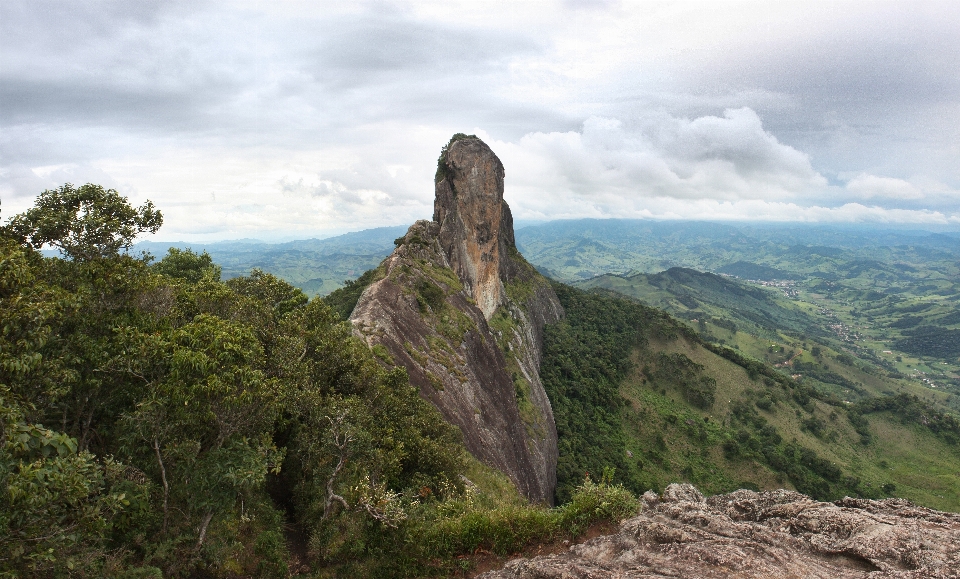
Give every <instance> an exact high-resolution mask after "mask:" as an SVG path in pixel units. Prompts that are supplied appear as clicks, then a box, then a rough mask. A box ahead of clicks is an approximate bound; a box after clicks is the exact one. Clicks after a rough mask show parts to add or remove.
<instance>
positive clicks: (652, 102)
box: [0, 0, 960, 240]
mask: <svg viewBox="0 0 960 579" xmlns="http://www.w3.org/2000/svg"><path fill="white" fill-rule="evenodd" d="M958 22H960V3H958V2H955V1H953V0H948V1H943V2H918V1H917V0H912V1H909V2H877V1H871V2H853V1H846V2H810V1H797V2H790V1H781V2H769V1H766V0H764V1H761V2H756V1H751V2H717V1H713V2H647V1H630V0H622V1H618V0H549V1H548V0H542V1H522V0H512V1H503V2H500V1H493V0H480V1H477V0H472V1H469V2H459V1H455V0H441V1H438V2H433V1H410V2H406V1H370V2H363V1H342V2H340V1H335V0H323V1H322V2H282V1H274V2H254V1H250V2H222V1H218V2H202V1H196V0H190V1H157V0H140V1H137V2H130V1H126V0H117V1H83V0H79V1H78V0H64V1H56V0H42V1H38V0H3V1H2V2H0V199H2V206H0V210H2V214H0V218H2V219H4V220H5V219H6V218H9V217H10V216H12V215H13V214H15V213H17V212H19V211H22V210H23V209H25V208H27V207H29V206H30V205H32V203H33V199H34V198H35V196H36V195H37V194H38V193H39V192H41V191H43V190H44V189H47V188H53V187H56V186H58V185H60V184H62V183H64V182H71V183H75V184H81V183H86V182H94V183H100V184H102V185H105V186H109V187H113V188H116V189H118V190H119V191H121V192H122V193H124V194H126V195H128V196H129V197H130V199H131V201H133V202H135V203H140V202H142V201H143V200H145V199H151V200H152V201H153V202H154V203H155V204H156V205H157V206H158V207H159V208H160V209H161V210H162V211H163V213H164V215H165V225H164V228H163V229H162V230H161V233H160V234H158V236H157V238H158V239H165V240H176V239H183V240H209V239H236V238H241V237H259V238H262V239H293V238H305V237H312V236H328V235H333V234H337V233H342V232H345V231H353V230H358V229H365V228H370V227H377V226H383V225H399V224H407V223H410V222H412V221H413V220H415V219H419V218H429V217H430V216H431V215H432V202H433V173H434V170H435V166H436V158H437V155H438V154H439V151H440V147H441V146H442V145H443V144H444V143H446V141H447V140H448V139H449V137H450V135H452V134H453V133H455V132H465V133H474V134H477V135H478V136H480V137H481V138H483V139H484V140H485V141H486V142H487V143H488V144H489V145H490V146H491V147H492V148H493V150H494V151H495V152H496V153H497V154H498V156H499V157H500V159H501V160H502V161H503V163H504V166H505V167H506V198H507V200H508V202H509V203H510V205H511V207H512V208H513V210H514V214H515V216H516V217H517V218H518V220H527V221H535V220H549V219H562V218H574V217H650V218H695V219H714V220H721V219H722V220H765V221H810V222H817V221H819V222H868V223H878V224H885V223H886V224H889V223H912V224H924V226H930V227H941V228H942V227H952V228H956V229H960V26H958V25H957V23H958Z"/></svg>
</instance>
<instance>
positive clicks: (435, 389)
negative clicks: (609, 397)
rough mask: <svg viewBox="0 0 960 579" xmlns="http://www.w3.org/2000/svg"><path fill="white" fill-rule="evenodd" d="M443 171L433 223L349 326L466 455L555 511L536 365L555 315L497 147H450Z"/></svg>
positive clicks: (391, 266) (552, 454) (383, 273)
mask: <svg viewBox="0 0 960 579" xmlns="http://www.w3.org/2000/svg"><path fill="white" fill-rule="evenodd" d="M441 169H443V172H444V174H445V175H446V178H444V179H441V180H440V181H439V182H438V183H437V185H436V201H435V203H434V216H435V220H434V221H418V222H417V223H415V224H414V225H413V226H411V227H410V229H409V231H407V234H406V235H405V236H404V238H403V239H402V242H400V243H399V245H398V246H397V249H396V250H395V251H394V252H393V254H392V255H390V257H388V258H387V259H386V260H384V262H383V263H382V264H381V265H380V267H379V268H378V274H377V275H378V277H379V278H380V279H379V280H378V281H376V282H375V283H373V284H372V285H370V286H369V287H368V288H367V289H366V290H365V291H364V293H363V295H362V296H361V297H360V300H359V301H358V302H357V306H356V308H354V311H353V313H352V314H351V316H350V321H351V323H352V324H353V328H354V333H356V334H357V335H358V336H360V337H361V338H363V339H364V340H365V341H366V342H367V343H368V344H369V345H370V346H371V347H374V348H375V349H374V351H375V352H380V353H381V354H384V353H385V354H387V355H385V356H382V359H384V360H385V363H391V364H396V365H399V366H403V367H405V368H406V369H407V373H408V374H409V376H410V381H411V383H412V384H414V385H415V386H417V387H418V388H419V389H420V395H421V396H422V397H423V398H425V399H427V400H429V401H430V402H432V403H433V404H434V406H436V407H437V408H438V409H439V410H440V412H441V414H442V415H443V416H444V418H445V419H446V420H447V421H448V422H450V423H452V424H455V425H457V426H458V427H460V430H461V431H462V432H463V436H464V442H465V444H466V447H467V450H469V451H470V452H471V453H472V454H473V455H474V456H476V457H477V458H479V459H480V460H482V461H483V462H485V463H486V464H489V465H490V466H493V467H495V468H497V469H499V470H501V471H502V472H504V473H505V474H506V475H507V476H508V477H509V478H510V479H511V480H512V481H513V483H514V484H515V485H516V486H517V488H518V489H519V490H520V492H521V493H523V494H524V495H525V496H527V497H528V498H529V499H531V500H533V501H536V502H545V503H551V504H552V502H553V492H554V489H555V487H556V465H557V431H556V425H555V424H554V420H553V410H552V409H551V407H550V401H549V400H548V399H547V395H546V392H545V390H544V388H543V384H542V383H541V381H540V375H539V367H540V359H541V349H542V342H543V327H544V325H545V324H548V323H552V322H555V321H557V320H559V319H560V318H562V317H563V308H562V307H561V306H560V302H559V300H558V299H557V296H556V294H554V292H553V289H552V288H551V287H550V284H549V282H547V280H546V279H544V278H543V277H542V276H541V275H540V274H538V273H537V272H536V270H534V268H533V267H532V266H531V265H530V264H529V263H527V262H526V260H524V259H523V256H521V255H520V254H519V252H517V249H516V245H515V243H514V237H513V219H512V217H511V215H510V208H509V207H508V206H507V204H506V202H505V201H504V200H503V165H502V164H501V163H500V160H499V159H497V157H496V155H494V154H493V151H491V150H490V148H489V147H487V145H486V144H484V143H483V142H482V141H480V140H479V139H476V138H472V139H463V140H459V141H455V142H453V143H452V144H451V145H450V146H449V148H448V149H447V151H446V155H445V165H444V167H441ZM378 348H379V349H378Z"/></svg>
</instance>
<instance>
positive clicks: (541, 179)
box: [490, 108, 827, 217]
mask: <svg viewBox="0 0 960 579" xmlns="http://www.w3.org/2000/svg"><path fill="white" fill-rule="evenodd" d="M490 144H491V146H492V147H493V149H494V150H495V151H496V152H497V154H498V155H499V156H500V158H501V160H502V161H503V162H504V165H505V167H506V168H507V183H506V189H507V195H508V198H510V197H512V198H513V199H515V200H516V201H511V203H516V204H517V209H518V210H522V211H530V212H531V213H534V214H537V215H543V216H546V215H549V214H550V209H551V208H556V207H558V206H570V207H571V210H573V207H576V206H580V207H581V208H582V209H581V211H583V212H584V214H587V215H597V214H603V213H605V212H607V211H614V212H616V207H618V206H619V207H624V208H628V209H627V210H628V211H633V210H634V208H636V207H640V206H642V205H643V203H644V200H646V199H655V198H668V199H677V200H689V201H693V200H704V199H711V200H717V201H739V200H751V199H756V200H759V199H762V200H767V201H774V200H786V199H799V198H801V197H803V196H804V195H806V194H810V193H812V192H819V191H821V190H823V189H824V188H825V187H826V185H827V181H826V179H825V178H824V177H823V176H821V175H820V174H818V173H817V172H816V171H815V170H814V169H813V167H812V166H811V165H810V161H809V159H808V158H807V156H806V155H805V154H803V153H802V152H800V151H797V150H796V149H793V148H792V147H789V146H786V145H784V144H782V143H780V142H778V141H777V139H776V138H775V137H774V136H773V135H771V134H770V133H768V132H766V131H765V130H764V129H763V126H762V123H761V121H760V118H759V117H758V116H757V115H756V113H754V112H753V111H752V110H750V109H745V108H742V109H728V110H727V111H725V112H724V115H723V116H722V117H717V116H704V117H699V118H695V119H686V118H678V117H673V116H670V115H668V114H666V113H656V114H653V115H649V116H646V117H644V118H642V119H639V120H638V121H636V122H633V123H631V124H630V125H629V126H627V125H626V124H625V123H623V122H621V121H620V120H618V119H610V118H600V117H592V118H590V119H587V121H586V122H584V124H583V127H582V129H581V130H580V131H571V132H562V133H560V132H555V133H531V134H528V135H526V136H524V137H523V138H522V139H520V140H519V142H517V143H510V142H500V141H497V142H492V143H490ZM606 208H611V209H606ZM521 216H522V217H526V216H525V215H523V214H522V213H521Z"/></svg>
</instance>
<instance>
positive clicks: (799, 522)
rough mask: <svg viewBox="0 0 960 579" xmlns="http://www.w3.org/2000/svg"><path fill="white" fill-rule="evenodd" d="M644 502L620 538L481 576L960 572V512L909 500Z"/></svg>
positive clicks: (678, 493)
mask: <svg viewBox="0 0 960 579" xmlns="http://www.w3.org/2000/svg"><path fill="white" fill-rule="evenodd" d="M643 498H644V503H645V505H646V506H645V508H644V509H643V511H642V513H641V514H640V515H638V516H636V517H633V518H631V519H628V520H626V521H623V522H622V523H621V524H620V530H619V532H618V533H616V534H614V535H608V536H603V537H597V538H595V539H592V540H590V541H587V542H585V543H582V544H579V545H574V546H572V547H571V548H570V549H569V550H568V551H566V552H564V553H560V554H556V555H547V556H542V557H536V558H533V559H515V560H512V561H508V562H507V564H506V566H505V567H504V568H503V569H501V570H498V571H491V572H488V573H484V574H483V575H480V577H483V578H485V579H519V578H521V577H523V578H530V579H532V578H538V579H547V578H557V579H559V578H564V579H574V578H587V577H589V578H592V579H600V578H606V577H610V578H613V577H616V578H622V579H627V578H634V577H636V578H640V577H643V578H654V577H657V578H659V577H685V578H687V579H698V578H717V577H744V578H754V577H755V578H770V579H777V578H795V577H811V578H813V577H819V578H824V579H826V578H831V579H833V578H841V579H845V578H850V579H853V578H861V577H870V578H875V579H879V578H891V579H892V578H897V579H907V578H910V579H920V578H921V577H922V578H940V579H956V578H957V577H960V514H956V513H944V512H940V511H934V510H932V509H927V508H923V507H918V506H916V505H914V504H912V503H910V502H909V501H906V500H903V499H884V500H865V499H853V498H849V497H848V498H844V499H841V500H839V501H836V502H833V503H827V502H818V501H815V500H813V499H811V498H810V497H807V496H805V495H802V494H800V493H797V492H794V491H787V490H777V491H767V492H759V493H758V492H753V491H749V490H739V491H735V492H733V493H729V494H725V495H717V496H713V497H710V498H707V499H704V498H703V496H702V495H701V494H700V492H699V491H697V489H696V488H694V487H693V486H692V485H689V484H674V485H670V486H669V487H667V489H666V490H665V492H664V495H663V497H662V498H661V497H659V496H657V495H656V494H655V493H652V492H648V493H646V494H645V495H644V497H643Z"/></svg>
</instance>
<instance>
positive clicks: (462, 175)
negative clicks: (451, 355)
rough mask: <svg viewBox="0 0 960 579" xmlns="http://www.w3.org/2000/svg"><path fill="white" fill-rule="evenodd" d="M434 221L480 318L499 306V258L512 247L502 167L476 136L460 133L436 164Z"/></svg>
mask: <svg viewBox="0 0 960 579" xmlns="http://www.w3.org/2000/svg"><path fill="white" fill-rule="evenodd" d="M437 165H438V166H437V179H436V197H435V199H434V202H433V220H434V221H436V222H437V223H439V224H440V234H439V240H440V245H441V246H442V247H443V250H444V252H445V253H446V254H447V259H448V260H449V261H450V266H451V267H452V268H453V270H454V271H456V272H457V274H458V276H459V277H460V279H461V280H462V281H463V283H464V286H465V287H466V288H467V291H468V292H469V293H470V294H471V296H472V297H473V299H474V301H476V303H477V307H479V308H480V311H482V312H483V315H484V317H486V318H487V319H490V316H492V315H493V313H494V311H496V309H497V307H498V306H500V305H501V304H502V303H503V278H504V275H501V274H502V273H504V272H503V271H502V270H503V269H504V264H503V263H502V261H503V259H502V258H503V257H505V256H506V255H507V253H508V252H509V251H510V250H511V249H513V248H515V247H516V245H515V242H514V236H513V216H512V215H511V213H510V207H509V206H508V205H507V203H506V201H504V200H503V177H504V171H503V163H501V162H500V159H498V158H497V156H496V154H494V152H493V151H492V150H491V149H490V147H489V146H487V144H486V143H484V142H483V141H481V140H480V139H478V138H477V137H475V136H472V135H464V134H462V133H458V134H456V135H454V136H453V138H452V139H450V142H449V143H447V146H445V147H444V148H443V151H442V152H441V154H440V159H439V161H438V162H437Z"/></svg>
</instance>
